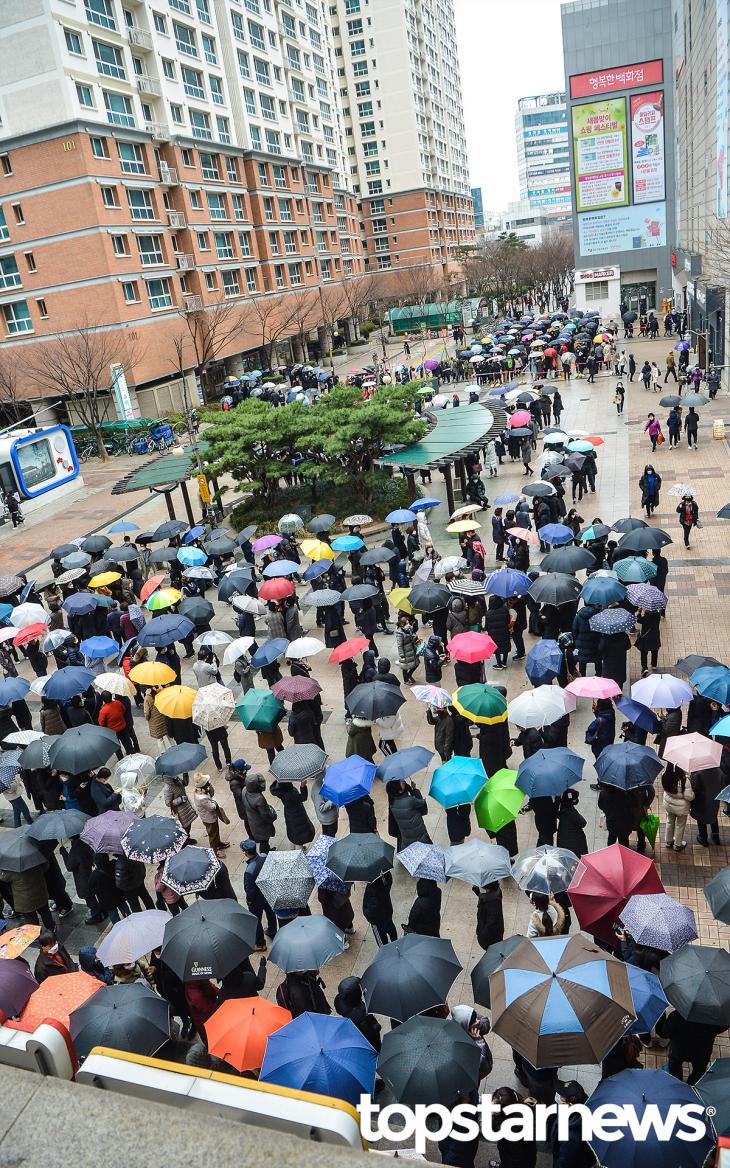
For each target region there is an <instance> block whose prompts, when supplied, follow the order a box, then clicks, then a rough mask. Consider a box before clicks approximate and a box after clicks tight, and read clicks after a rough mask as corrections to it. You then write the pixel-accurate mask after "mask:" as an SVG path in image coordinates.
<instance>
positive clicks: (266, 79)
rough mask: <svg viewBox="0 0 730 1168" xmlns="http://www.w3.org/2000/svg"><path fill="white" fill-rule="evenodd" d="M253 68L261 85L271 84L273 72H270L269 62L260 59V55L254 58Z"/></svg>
mask: <svg viewBox="0 0 730 1168" xmlns="http://www.w3.org/2000/svg"><path fill="white" fill-rule="evenodd" d="M253 68H254V72H255V74H256V80H257V81H258V83H259V85H271V74H270V72H269V66H268V62H266V61H260V60H259V58H258V57H254V59H253Z"/></svg>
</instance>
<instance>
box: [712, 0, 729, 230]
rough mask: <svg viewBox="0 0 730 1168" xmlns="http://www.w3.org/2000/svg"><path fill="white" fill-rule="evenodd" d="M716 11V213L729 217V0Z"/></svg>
mask: <svg viewBox="0 0 730 1168" xmlns="http://www.w3.org/2000/svg"><path fill="white" fill-rule="evenodd" d="M715 11H716V19H717V28H716V34H717V37H716V39H717V97H716V106H715V135H716V142H717V192H716V195H717V198H716V207H715V214H716V215H717V217H718V219H727V118H728V108H727V107H728V99H727V82H728V64H727V0H717V3H716V10H715Z"/></svg>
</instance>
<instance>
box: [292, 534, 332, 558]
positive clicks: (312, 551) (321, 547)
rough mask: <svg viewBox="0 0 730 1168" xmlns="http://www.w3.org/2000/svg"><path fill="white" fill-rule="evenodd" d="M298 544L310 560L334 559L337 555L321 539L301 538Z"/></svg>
mask: <svg viewBox="0 0 730 1168" xmlns="http://www.w3.org/2000/svg"><path fill="white" fill-rule="evenodd" d="M299 546H300V547H301V549H302V551H303V552H304V554H305V556H309V558H310V560H334V558H335V556H336V555H337V552H333V551H332V548H331V547H330V545H329V544H328V543H325V542H324V540H322V539H303V540H302V542H301V544H300V545H299Z"/></svg>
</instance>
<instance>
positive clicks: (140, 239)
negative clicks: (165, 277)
mask: <svg viewBox="0 0 730 1168" xmlns="http://www.w3.org/2000/svg"><path fill="white" fill-rule="evenodd" d="M137 247H138V248H139V258H140V262H141V263H142V265H143V266H144V267H150V266H151V265H152V264H162V263H164V262H165V261H164V257H163V255H162V246H161V243H160V236H159V235H139V236H137Z"/></svg>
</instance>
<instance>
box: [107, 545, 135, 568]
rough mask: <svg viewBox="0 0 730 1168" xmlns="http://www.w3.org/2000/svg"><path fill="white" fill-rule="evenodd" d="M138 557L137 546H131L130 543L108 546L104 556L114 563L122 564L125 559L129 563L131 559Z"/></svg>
mask: <svg viewBox="0 0 730 1168" xmlns="http://www.w3.org/2000/svg"><path fill="white" fill-rule="evenodd" d="M138 557H139V548H136V547H132V545H131V544H127V545H126V546H125V547H110V548H108V549H107V553H106V558H107V559H108V560H111V561H112V563H114V564H124V563H126V562H127V561H129V563H131V562H132V560H136V559H137V558H138Z"/></svg>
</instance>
